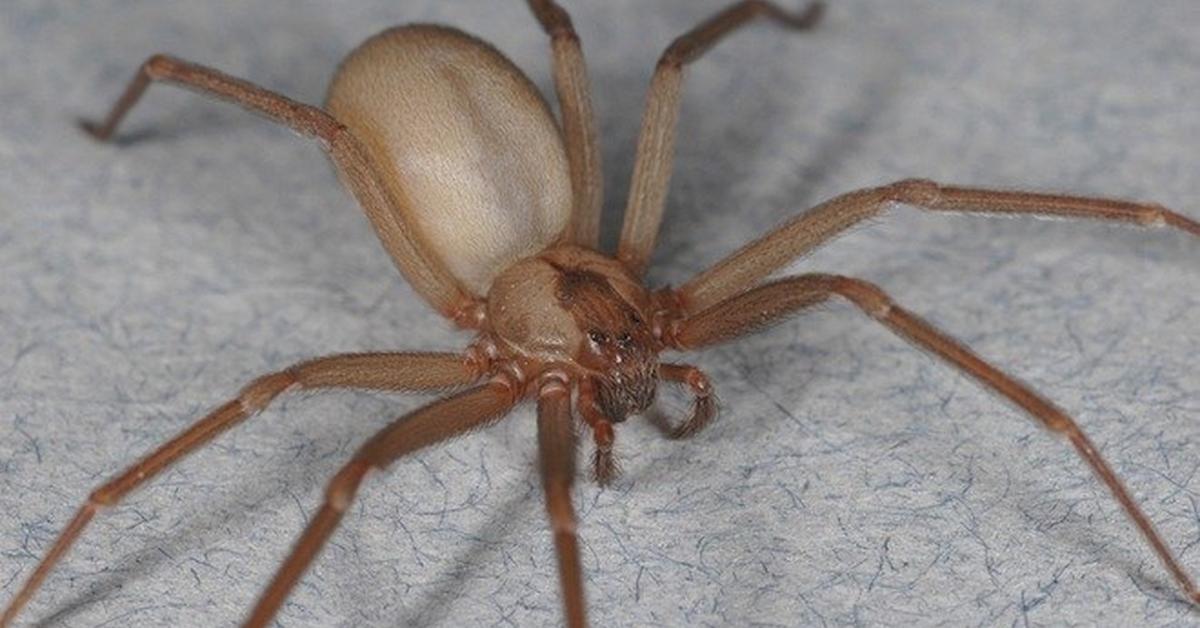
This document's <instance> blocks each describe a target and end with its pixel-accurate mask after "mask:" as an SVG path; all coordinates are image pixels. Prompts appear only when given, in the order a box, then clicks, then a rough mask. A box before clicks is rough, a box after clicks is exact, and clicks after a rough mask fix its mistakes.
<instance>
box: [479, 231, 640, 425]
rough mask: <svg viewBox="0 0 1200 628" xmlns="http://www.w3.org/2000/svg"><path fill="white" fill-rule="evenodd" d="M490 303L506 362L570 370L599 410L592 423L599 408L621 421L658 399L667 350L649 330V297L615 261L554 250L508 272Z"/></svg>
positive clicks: (572, 248)
mask: <svg viewBox="0 0 1200 628" xmlns="http://www.w3.org/2000/svg"><path fill="white" fill-rule="evenodd" d="M487 303H488V305H487V322H486V323H484V325H483V326H484V327H485V328H490V329H491V332H492V335H493V341H494V342H495V344H496V346H497V347H498V353H499V356H500V357H501V359H507V360H509V361H518V362H519V363H521V364H523V365H528V366H530V367H532V369H533V370H535V371H541V370H545V369H549V368H560V369H564V370H566V371H568V372H569V374H570V375H571V376H572V379H575V380H577V381H579V382H580V389H581V397H582V399H581V403H582V404H584V405H588V406H591V407H589V408H588V409H587V410H584V413H585V416H586V414H587V412H589V411H590V410H592V408H593V407H594V409H595V410H596V411H598V412H599V414H600V415H601V417H599V418H603V419H604V420H606V421H610V422H620V421H624V420H625V419H626V418H627V417H629V416H630V415H633V414H637V413H639V412H641V411H643V410H645V409H646V408H647V407H649V406H650V403H651V402H652V401H653V400H654V392H655V389H656V388H657V381H658V377H659V373H658V352H659V350H660V349H661V348H662V347H661V343H660V342H659V341H658V339H657V338H656V337H655V336H654V334H653V332H652V331H651V329H650V327H649V325H648V324H647V323H646V321H648V320H650V316H649V311H648V310H649V308H650V299H649V295H648V294H647V293H646V290H645V289H644V288H643V287H642V285H641V283H640V282H639V281H637V279H636V278H634V277H633V276H632V275H630V273H629V272H628V271H627V270H626V269H625V268H624V267H623V266H622V265H621V264H619V263H617V262H615V261H614V260H612V259H611V258H608V257H605V256H603V255H600V254H598V253H595V252H594V251H590V250H588V249H584V248H580V247H576V246H569V245H567V246H557V247H552V248H549V249H547V250H545V251H543V252H542V253H541V254H539V255H536V256H534V257H531V258H527V259H524V260H520V261H518V262H517V263H515V264H513V265H512V266H511V267H510V268H509V269H508V270H507V271H505V272H503V273H501V274H500V276H498V277H497V278H496V280H495V282H494V283H493V284H492V286H491V289H490V291H489V292H488V299H487ZM535 374H536V373H529V374H526V377H528V376H529V375H535Z"/></svg>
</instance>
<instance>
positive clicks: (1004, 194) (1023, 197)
mask: <svg viewBox="0 0 1200 628" xmlns="http://www.w3.org/2000/svg"><path fill="white" fill-rule="evenodd" d="M895 203H902V204H906V205H912V206H914V207H918V208H921V209H926V210H930V211H946V212H963V213H979V214H1001V215H1031V216H1055V217H1062V218H1090V219H1094V220H1110V221H1114V222H1124V223H1130V224H1135V225H1142V226H1146V227H1174V228H1176V229H1179V230H1181V231H1183V232H1185V233H1189V234H1191V235H1194V236H1197V237H1200V222H1196V221H1195V220H1192V219H1190V218H1187V217H1186V216H1183V215H1181V214H1178V213H1175V212H1173V211H1171V210H1169V209H1167V208H1165V207H1163V206H1161V205H1157V204H1154V203H1135V202H1130V201H1119V200H1113V199H1105V198H1092V197H1085V196H1066V195H1061V194H1039V193H1034V192H1016V191H1002V190H987V189H980V188H966V187H958V186H952V185H942V184H939V183H935V182H933V181H926V180H922V179H908V180H905V181H898V182H896V183H892V184H890V185H885V186H881V187H877V188H869V189H865V190H857V191H854V192H850V193H848V194H843V195H841V196H838V197H836V198H833V199H831V200H828V201H826V202H824V203H822V204H820V205H817V206H816V207H814V208H812V209H810V210H808V211H807V212H805V213H803V214H800V215H799V216H796V217H795V218H792V219H791V220H789V221H787V222H785V223H783V224H782V225H780V226H779V227H777V228H775V229H774V230H772V231H770V232H769V233H767V234H766V235H764V236H762V237H761V238H759V239H757V240H754V241H753V242H750V243H749V244H747V245H745V246H743V247H742V248H741V249H738V250H737V251H736V252H734V253H733V254H731V255H729V256H728V257H726V258H725V259H723V260H721V261H720V262H718V263H717V264H716V265H714V266H712V267H711V268H709V269H708V270H705V271H704V272H702V273H700V274H698V275H696V276H695V277H693V278H692V279H690V280H688V282H687V283H686V284H684V285H683V286H682V287H681V288H680V289H679V295H680V297H681V300H682V305H683V307H684V308H685V310H686V311H687V312H688V313H695V312H699V311H701V310H703V309H704V308H707V307H709V306H711V305H714V304H716V303H718V302H720V301H722V300H724V299H727V298H729V297H731V296H733V295H735V294H737V293H738V292H741V291H742V290H744V289H745V287H746V286H752V285H755V284H757V283H758V282H759V281H761V280H762V279H764V278H765V277H767V276H768V275H770V274H771V273H773V272H775V271H776V270H778V269H780V268H782V267H783V266H784V265H785V264H787V263H788V262H790V261H791V260H793V259H795V258H797V257H799V256H802V255H804V254H806V253H808V252H810V251H812V250H814V249H816V248H817V247H819V246H821V245H822V244H824V243H826V242H828V241H829V240H830V239H831V238H833V237H835V236H836V235H838V234H839V233H842V232H843V231H845V230H846V229H848V228H850V227H852V226H854V225H855V224H858V223H860V222H862V221H864V220H868V219H870V218H874V217H875V216H878V215H879V214H880V213H882V212H883V211H884V210H885V209H887V208H888V207H889V206H890V205H892V204H895Z"/></svg>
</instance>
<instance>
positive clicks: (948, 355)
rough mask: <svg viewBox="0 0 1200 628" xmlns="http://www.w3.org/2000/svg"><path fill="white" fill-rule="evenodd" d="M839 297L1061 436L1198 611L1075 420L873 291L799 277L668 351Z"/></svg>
mask: <svg viewBox="0 0 1200 628" xmlns="http://www.w3.org/2000/svg"><path fill="white" fill-rule="evenodd" d="M834 295H837V296H840V297H843V298H845V299H846V300H848V301H850V302H851V303H853V304H854V305H855V306H857V307H858V308H859V309H861V310H862V311H863V312H865V313H866V314H867V315H868V316H870V317H871V318H873V319H875V320H877V321H879V322H880V323H882V324H884V325H885V326H887V327H888V328H889V329H891V330H892V331H893V332H895V333H896V334H897V335H899V336H900V337H902V338H904V339H905V340H908V341H909V342H912V343H913V344H914V345H916V346H918V347H920V348H922V349H925V350H927V351H929V352H930V353H933V354H934V355H936V356H938V357H940V358H942V359H943V360H945V361H947V362H949V363H950V364H952V365H953V366H955V367H956V368H958V369H959V370H961V371H962V372H963V373H965V374H967V375H969V376H970V377H972V378H974V379H975V380H976V381H978V382H979V383H981V384H983V385H984V386H987V387H988V388H990V389H992V390H993V391H995V392H997V393H999V394H1000V395H1002V396H1004V397H1005V398H1007V399H1009V400H1010V401H1012V402H1013V403H1015V404H1017V405H1018V406H1020V407H1021V408H1022V409H1024V410H1025V411H1026V412H1028V413H1029V414H1030V415H1032V416H1033V417H1034V418H1035V419H1037V420H1038V421H1040V422H1041V423H1042V425H1043V426H1045V427H1046V428H1047V429H1049V430H1050V431H1051V432H1054V433H1056V434H1062V435H1063V436H1065V437H1066V438H1067V440H1069V441H1070V442H1071V445H1072V446H1073V447H1074V448H1075V451H1076V452H1078V453H1079V456H1080V457H1081V458H1083V460H1084V462H1086V463H1087V464H1088V466H1090V467H1091V468H1092V471H1094V472H1095V474H1096V477H1098V478H1099V479H1100V480H1101V481H1103V482H1104V484H1105V485H1106V486H1107V487H1108V490H1109V491H1110V492H1112V495H1113V497H1114V498H1115V499H1116V500H1117V502H1118V503H1119V504H1120V505H1121V508H1123V509H1124V510H1125V513H1126V514H1127V515H1129V518H1130V519H1132V520H1133V523H1134V525H1136V526H1137V528H1138V530H1139V531H1140V532H1141V533H1142V536H1143V537H1145V539H1146V541H1147V542H1148V543H1149V544H1150V547H1151V548H1153V549H1154V552H1155V554H1157V555H1158V558H1159V559H1160V560H1161V561H1162V563H1163V565H1164V566H1165V567H1166V568H1167V571H1169V572H1170V573H1171V576H1172V577H1174V578H1175V582H1177V583H1178V584H1179V588H1181V589H1183V592H1184V593H1185V594H1186V595H1187V597H1188V599H1190V600H1191V601H1193V602H1195V603H1200V590H1197V589H1196V585H1195V584H1194V583H1193V581H1192V578H1191V577H1190V576H1189V575H1188V573H1187V572H1186V571H1184V569H1183V567H1182V566H1181V565H1180V564H1179V561H1178V560H1176V558H1175V556H1174V555H1173V554H1172V553H1171V550H1170V549H1169V548H1168V547H1167V544H1166V543H1165V542H1164V541H1163V539H1162V537H1160V536H1159V534H1158V532H1157V531H1156V530H1155V529H1154V525H1153V524H1151V523H1150V519H1149V518H1147V517H1146V514H1145V513H1144V512H1142V509H1141V507H1140V506H1138V504H1137V502H1136V501H1134V499H1133V497H1132V496H1131V495H1130V494H1129V491H1128V490H1126V488H1125V486H1124V484H1123V483H1122V482H1121V480H1120V478H1118V477H1117V474H1116V473H1115V472H1114V471H1113V470H1112V467H1110V466H1109V464H1108V462H1107V461H1106V460H1105V459H1104V457H1103V456H1102V455H1101V454H1100V452H1099V451H1097V450H1096V447H1095V445H1093V444H1092V442H1091V441H1090V440H1089V439H1088V437H1087V435H1085V434H1084V433H1083V430H1081V429H1080V428H1079V426H1078V425H1077V424H1076V423H1075V421H1074V419H1072V418H1071V417H1070V416H1068V415H1067V414H1066V413H1065V412H1063V411H1062V410H1060V409H1059V408H1058V407H1057V406H1055V405H1054V404H1053V403H1051V402H1050V401H1048V400H1046V399H1045V398H1043V397H1042V396H1041V395H1039V394H1038V393H1036V392H1034V391H1033V390H1032V389H1030V388H1029V387H1028V386H1026V385H1025V384H1022V383H1021V382H1019V381H1017V380H1016V379H1014V378H1013V377H1011V376H1009V375H1007V374H1005V373H1004V372H1002V371H1000V370H999V369H997V368H996V367H994V366H992V365H990V364H988V363H987V362H985V361H984V360H983V359H982V358H980V357H979V356H977V355H975V354H974V353H973V352H971V350H970V349H968V348H967V347H966V346H964V345H962V344H961V343H959V342H957V341H956V340H954V339H953V338H951V337H949V336H947V335H945V334H943V333H942V332H940V331H938V330H937V328H935V327H934V326H933V325H930V324H929V323H927V322H925V321H924V320H922V319H921V318H919V317H918V316H916V315H915V314H912V313H910V312H909V311H907V310H905V309H904V308H902V307H900V306H899V305H897V304H896V303H895V302H893V301H892V300H891V298H889V297H888V295H887V294H885V293H884V292H883V291H882V290H880V289H879V288H877V287H875V286H874V285H872V284H870V283H867V282H865V281H861V280H858V279H852V278H849V277H840V276H837V275H820V274H812V275H799V276H796V277H790V278H787V279H781V280H779V281H774V282H771V283H768V284H765V285H763V286H760V287H758V288H755V289H753V290H749V291H747V292H745V293H742V294H740V295H738V296H735V297H733V298H730V299H727V300H725V301H722V302H721V303H718V304H717V305H714V306H712V307H710V308H708V309H706V310H704V311H703V312H700V313H699V314H696V315H694V316H691V317H689V318H687V319H684V320H682V321H678V322H677V324H675V325H672V326H671V333H670V334H669V335H668V338H667V339H668V341H669V343H670V344H672V345H673V346H676V347H678V348H683V349H694V348H697V347H702V346H704V345H708V344H712V343H714V342H718V341H720V340H724V339H728V338H733V337H735V336H739V335H742V334H744V333H746V332H749V331H753V330H755V329H757V328H759V327H762V326H763V325H766V324H769V323H772V322H775V321H778V320H780V319H782V318H783V317H785V316H787V315H788V314H791V313H794V312H795V311H796V310H798V309H802V308H805V307H809V306H812V305H815V304H817V303H820V302H821V301H824V300H826V299H828V298H829V297H831V296H834Z"/></svg>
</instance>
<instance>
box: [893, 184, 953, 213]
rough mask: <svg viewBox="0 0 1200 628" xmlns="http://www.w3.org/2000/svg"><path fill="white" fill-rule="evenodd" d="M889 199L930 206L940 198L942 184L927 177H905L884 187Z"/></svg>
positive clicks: (935, 203)
mask: <svg viewBox="0 0 1200 628" xmlns="http://www.w3.org/2000/svg"><path fill="white" fill-rule="evenodd" d="M884 190H885V194H886V195H887V199H888V200H889V201H894V202H897V203H912V204H913V205H921V206H924V207H931V206H934V205H937V202H938V201H940V200H941V198H942V186H940V185H938V184H937V183H936V182H934V181H930V180H929V179H905V180H903V181H897V182H895V183H893V184H891V185H888V186H886V187H885V188H884Z"/></svg>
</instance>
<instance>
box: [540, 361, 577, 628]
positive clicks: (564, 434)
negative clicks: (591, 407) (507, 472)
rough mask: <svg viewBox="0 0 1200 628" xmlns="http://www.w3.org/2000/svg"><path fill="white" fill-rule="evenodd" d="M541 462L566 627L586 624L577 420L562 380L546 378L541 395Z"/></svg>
mask: <svg viewBox="0 0 1200 628" xmlns="http://www.w3.org/2000/svg"><path fill="white" fill-rule="evenodd" d="M537 413H538V459H539V461H540V463H541V472H542V487H543V488H544V489H545V492H546V512H547V514H548V515H549V516H550V527H551V528H552V529H553V530H554V547H555V550H556V551H557V552H558V575H559V580H560V586H561V587H562V595H563V610H564V612H565V614H566V618H567V625H568V626H571V628H582V627H583V626H586V625H587V618H586V616H587V606H586V605H585V604H584V595H583V576H582V574H581V567H580V563H579V539H578V538H577V536H576V533H575V507H574V506H572V505H571V486H572V485H573V484H574V483H575V421H574V418H573V417H572V416H571V390H570V388H568V387H567V383H566V382H565V381H564V380H562V379H559V378H547V379H546V380H545V381H544V382H543V383H542V385H541V388H540V389H539V392H538V410H537Z"/></svg>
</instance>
